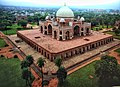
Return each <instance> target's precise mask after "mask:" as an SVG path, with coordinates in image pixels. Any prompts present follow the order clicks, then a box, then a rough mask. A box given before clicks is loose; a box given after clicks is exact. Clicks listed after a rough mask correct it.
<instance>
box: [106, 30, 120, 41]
mask: <svg viewBox="0 0 120 87" xmlns="http://www.w3.org/2000/svg"><path fill="white" fill-rule="evenodd" d="M104 33H107V34H111V35H113V37H114V38H116V39H119V40H120V35H116V34H115V33H114V32H113V31H105V32H104Z"/></svg>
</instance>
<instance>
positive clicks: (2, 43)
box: [0, 38, 7, 48]
mask: <svg viewBox="0 0 120 87" xmlns="http://www.w3.org/2000/svg"><path fill="white" fill-rule="evenodd" d="M5 45H7V44H6V42H5V41H4V39H2V38H0V48H2V47H5Z"/></svg>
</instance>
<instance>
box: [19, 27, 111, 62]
mask: <svg viewBox="0 0 120 87" xmlns="http://www.w3.org/2000/svg"><path fill="white" fill-rule="evenodd" d="M17 36H18V37H20V38H21V39H22V40H23V41H25V42H26V43H28V44H29V45H30V46H31V47H33V48H34V49H36V50H37V51H38V52H40V53H41V54H42V55H44V56H45V57H47V58H48V59H50V60H51V61H53V60H54V59H55V58H56V56H60V57H61V58H63V59H65V58H68V57H71V56H74V55H77V54H82V53H84V52H86V51H88V50H92V49H95V48H97V47H99V46H101V45H105V44H107V43H109V42H111V41H113V37H112V35H108V34H103V33H99V32H95V31H94V32H92V34H91V35H90V36H85V37H76V38H74V39H72V40H67V41H58V40H56V39H52V37H51V36H50V35H43V34H41V33H40V31H39V29H36V30H24V31H18V32H17Z"/></svg>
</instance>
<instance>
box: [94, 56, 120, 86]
mask: <svg viewBox="0 0 120 87" xmlns="http://www.w3.org/2000/svg"><path fill="white" fill-rule="evenodd" d="M118 66H120V65H118V63H117V60H116V58H114V57H112V56H108V55H105V56H102V57H101V60H99V61H97V63H96V64H95V74H96V76H97V77H98V78H99V80H98V81H99V82H98V83H99V85H100V87H111V86H112V85H115V84H120V83H119V82H118V80H115V79H116V78H117V79H119V78H118V76H117V75H118V72H120V71H118ZM116 82H118V83H116Z"/></svg>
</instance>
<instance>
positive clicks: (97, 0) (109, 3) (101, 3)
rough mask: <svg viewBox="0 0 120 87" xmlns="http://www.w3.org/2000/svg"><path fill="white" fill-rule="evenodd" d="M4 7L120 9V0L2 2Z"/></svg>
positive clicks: (9, 0) (4, 0) (12, 0)
mask: <svg viewBox="0 0 120 87" xmlns="http://www.w3.org/2000/svg"><path fill="white" fill-rule="evenodd" d="M0 3H1V4H2V5H15V6H33V7H37V6H62V5H64V3H66V4H67V5H68V6H76V7H86V6H87V7H90V8H91V7H99V8H100V7H101V8H102V7H103V8H115V9H116V8H117V9H120V0H0Z"/></svg>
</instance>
